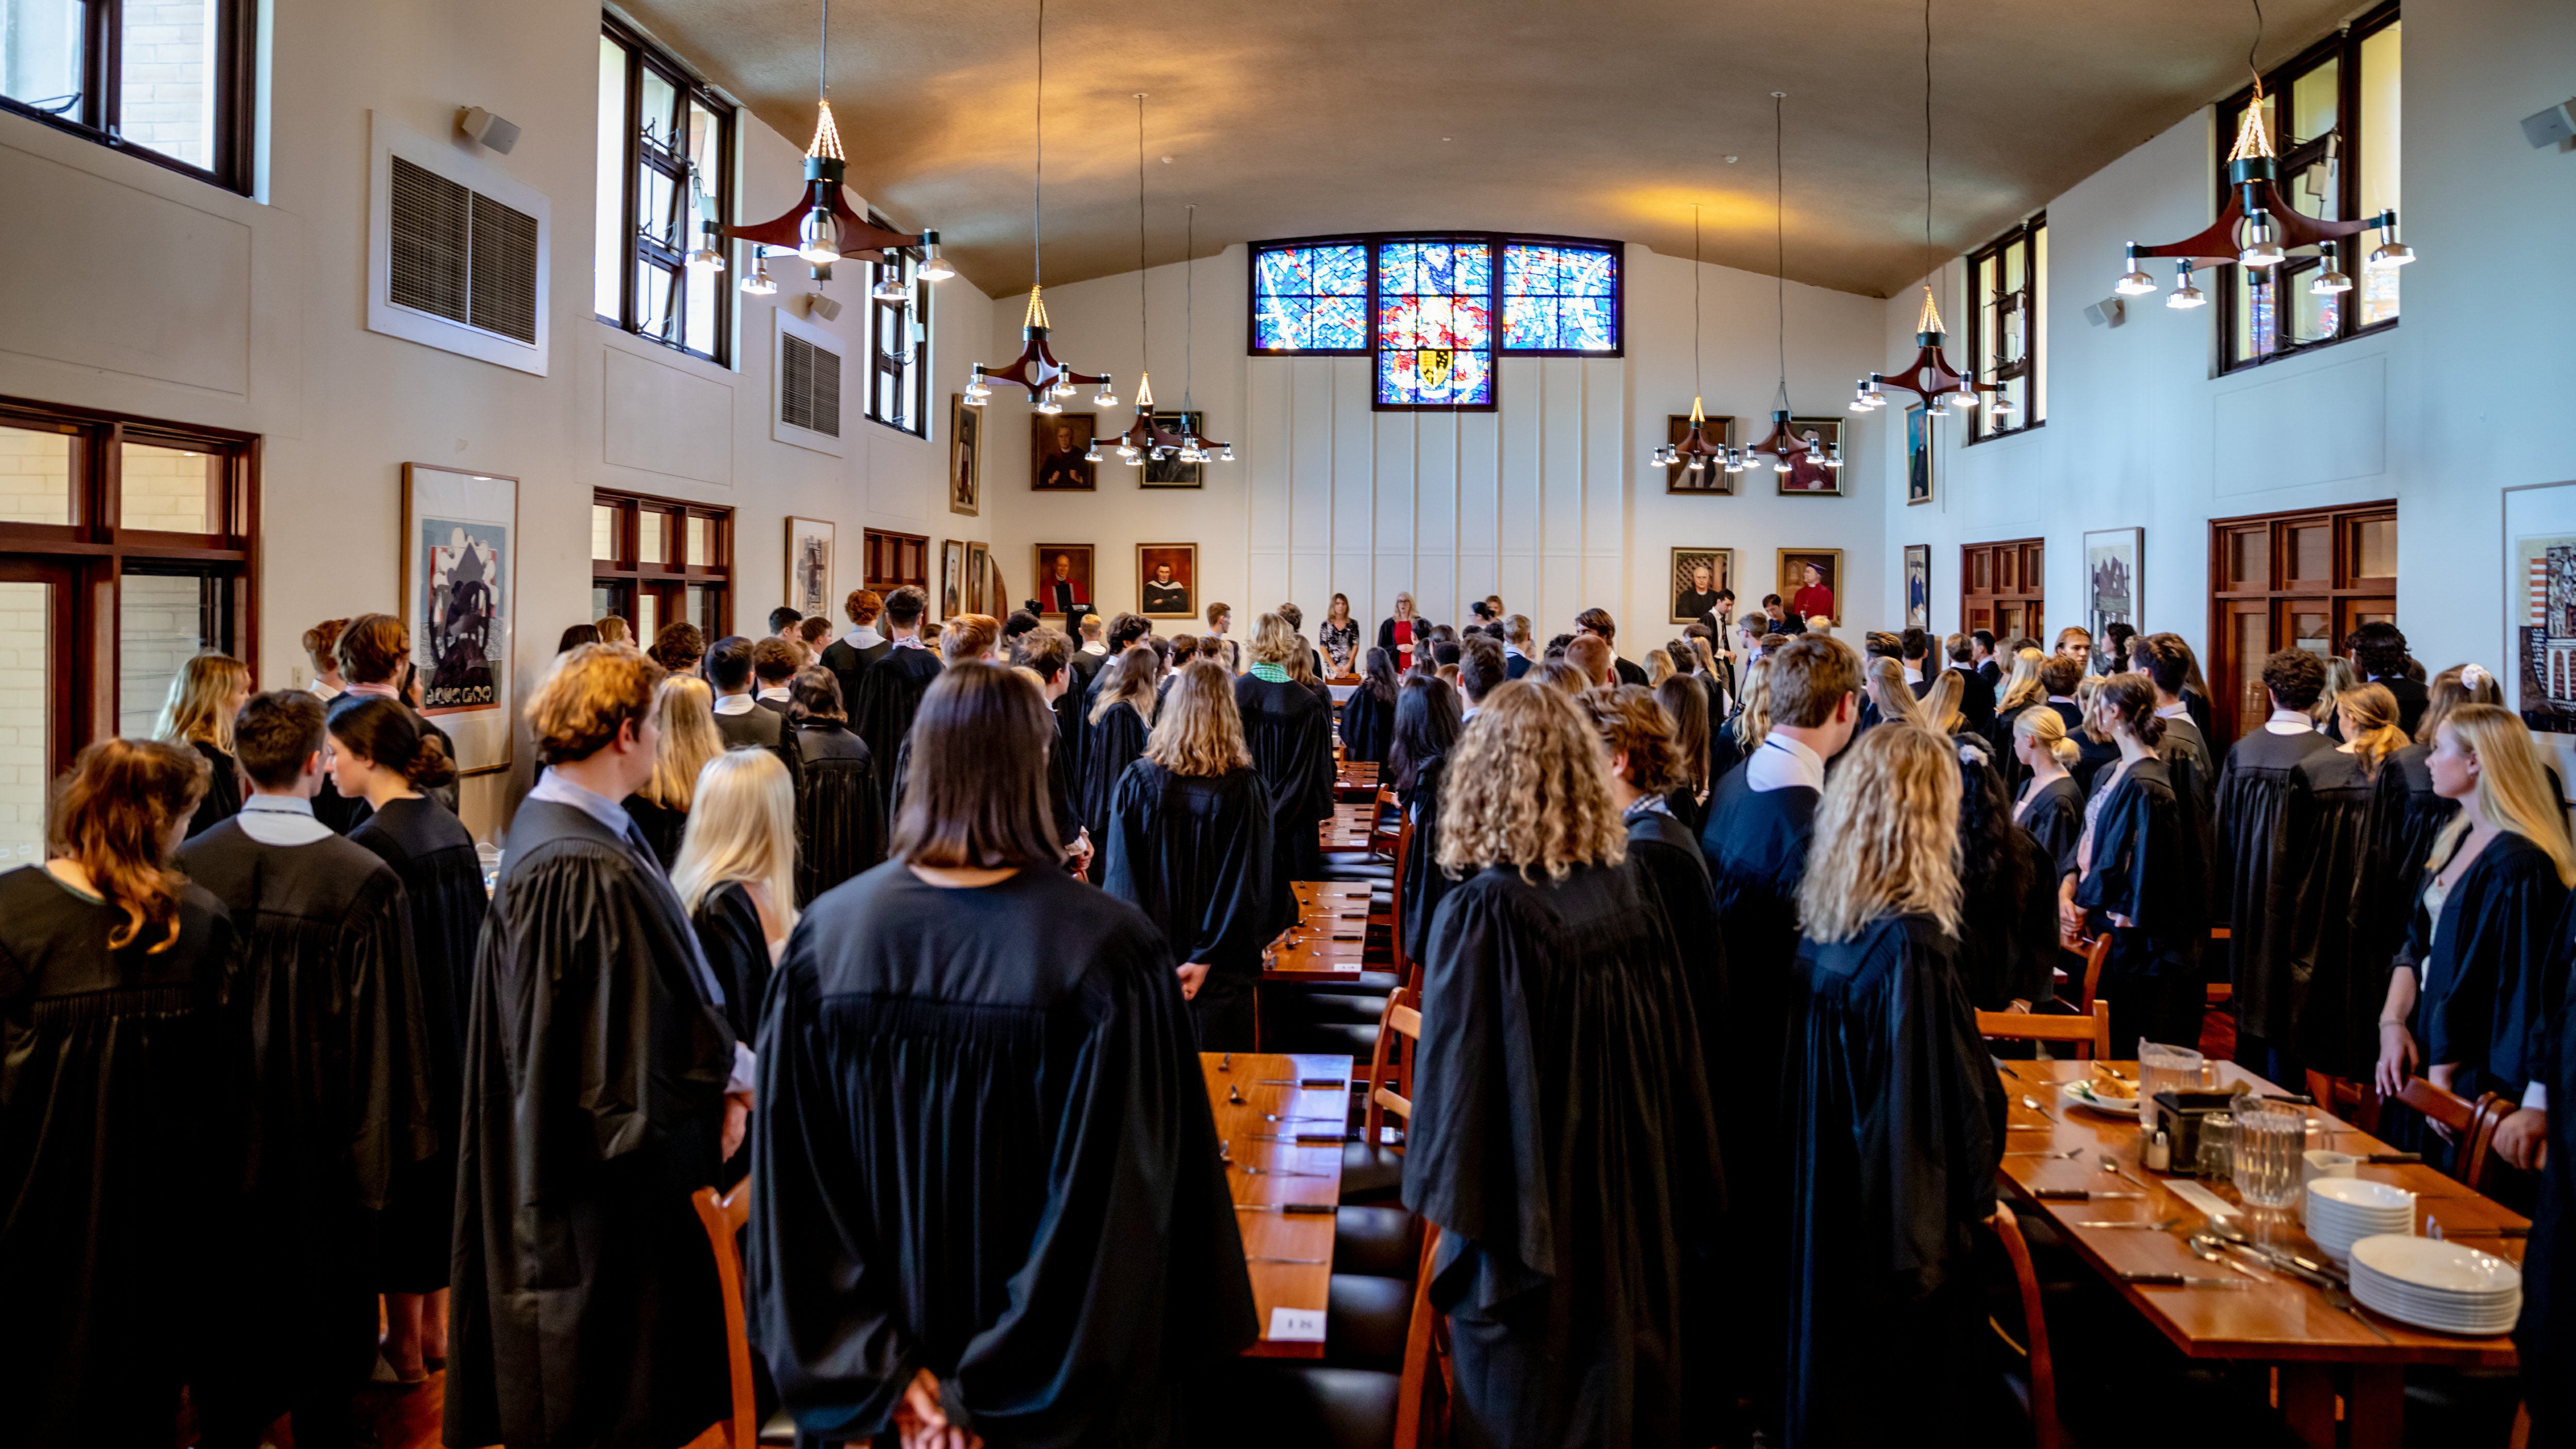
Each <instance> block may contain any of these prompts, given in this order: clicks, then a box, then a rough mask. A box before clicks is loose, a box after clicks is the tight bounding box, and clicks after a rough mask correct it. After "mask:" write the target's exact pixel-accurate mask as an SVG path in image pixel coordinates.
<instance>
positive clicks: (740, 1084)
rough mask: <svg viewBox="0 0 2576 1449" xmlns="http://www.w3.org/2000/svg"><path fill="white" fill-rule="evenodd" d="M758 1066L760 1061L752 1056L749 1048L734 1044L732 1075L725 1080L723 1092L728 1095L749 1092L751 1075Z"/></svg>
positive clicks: (737, 1043) (738, 1043)
mask: <svg viewBox="0 0 2576 1449" xmlns="http://www.w3.org/2000/svg"><path fill="white" fill-rule="evenodd" d="M759 1066H760V1059H759V1058H757V1057H755V1056H753V1055H752V1053H751V1048H750V1047H748V1046H746V1045H744V1044H743V1043H741V1042H735V1043H734V1044H733V1075H732V1076H730V1077H727V1078H725V1091H726V1092H727V1093H728V1094H730V1093H734V1092H748V1091H750V1090H751V1083H752V1078H753V1075H754V1074H755V1073H756V1072H757V1071H758V1070H759Z"/></svg>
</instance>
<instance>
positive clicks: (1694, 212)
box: [1691, 205, 1708, 399]
mask: <svg viewBox="0 0 2576 1449" xmlns="http://www.w3.org/2000/svg"><path fill="white" fill-rule="evenodd" d="M1700 271H1701V267H1700V260H1699V207H1698V206H1696V205H1694V206H1692V207H1691V395H1692V397H1693V398H1695V399H1696V398H1701V397H1705V396H1707V395H1708V389H1707V388H1705V387H1703V386H1701V385H1700V375H1699V326H1700V307H1699V274H1700Z"/></svg>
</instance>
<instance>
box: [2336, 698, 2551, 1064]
mask: <svg viewBox="0 0 2576 1449" xmlns="http://www.w3.org/2000/svg"><path fill="white" fill-rule="evenodd" d="M2427 764H2428V766H2429V768H2430V771H2431V773H2432V776H2433V788H2434V789H2435V790H2436V791H2437V792H2439V793H2440V794H2441V796H2442V797H2443V798H2444V799H2446V800H2452V801H2456V802H2457V803H2458V805H2459V811H2458V813H2457V814H2455V815H2453V816H2452V817H2451V822H2450V823H2449V824H2448V825H2445V826H2443V827H2442V832H2441V834H2440V835H2438V836H2436V837H2434V841H2433V848H2432V852H2431V854H2430V857H2429V858H2428V859H2427V861H2426V863H2425V866H2424V870H2423V877H2422V878H2423V882H2424V884H2423V886H2422V889H2421V893H2420V894H2419V895H2418V896H2417V897H2416V899H2415V900H2413V901H2411V902H2408V903H2406V904H2407V905H2408V907H2409V908H2410V915H2411V919H2410V921H2409V924H2408V929H2407V933H2406V945H2405V948H2404V950H2403V951H2402V952H2401V953H2400V954H2399V956H2398V958H2397V963H2396V969H2394V970H2392V971H2390V972H2389V975H2388V994H2387V998H2386V1000H2385V1002H2384V1003H2383V1004H2382V1006H2381V1007H2380V1012H2379V1040H2380V1046H2379V1062H2378V1070H2377V1073H2376V1080H2377V1083H2378V1086H2379V1089H2380V1091H2381V1092H2383V1093H2385V1094H2389V1095H2394V1094H2395V1093H2396V1092H2397V1090H2398V1089H2399V1088H2401V1087H2402V1086H2404V1085H2405V1081H2406V1078H2407V1076H2408V1075H2409V1074H2411V1073H2416V1072H2421V1073H2422V1074H2423V1075H2424V1076H2426V1077H2428V1078H2430V1079H2431V1080H2432V1082H2433V1084H2434V1085H2435V1086H2438V1087H2442V1088H2445V1089H2447V1090H2449V1091H2451V1092H2455V1093H2457V1094H2459V1095H2460V1096H2463V1097H2466V1098H2468V1099H2469V1100H2471V1101H2475V1100H2477V1099H2478V1097H2479V1096H2481V1095H2483V1094H2484V1093H2487V1092H2494V1093H2497V1094H2498V1095H2500V1096H2502V1097H2503V1098H2504V1099H2505V1100H2506V1101H2508V1102H2511V1103H2514V1104H2516V1105H2518V1106H2523V1107H2531V1108H2537V1109H2540V1110H2543V1111H2546V1110H2548V1108H2549V1106H2550V1105H2551V1104H2550V1103H2549V1100H2548V1083H2547V1063H2546V1054H2547V1053H2548V1051H2549V1050H2550V1041H2551V1039H2552V1038H2553V1037H2554V1036H2555V1035H2556V1034H2557V1028H2556V1025H2555V1023H2554V1022H2553V1021H2552V1019H2551V1018H2552V1017H2553V1015H2555V1014H2556V1013H2557V1012H2558V1011H2560V1010H2561V1008H2562V992H2563V986H2562V984H2561V983H2560V982H2558V981H2556V980H2554V979H2552V971H2553V969H2554V968H2556V967H2557V966H2558V965H2559V962H2560V959H2561V953H2562V950H2563V947H2564V940H2563V938H2562V937H2561V936H2559V935H2558V934H2557V933H2558V930H2559V928H2560V924H2561V922H2560V913H2561V912H2562V911H2564V910H2565V909H2566V906H2567V901H2568V886H2569V884H2570V883H2571V882H2576V851H2571V850H2570V848H2569V844H2568V838H2567V827H2566V823H2565V816H2564V815H2563V814H2562V813H2561V811H2560V810H2559V808H2558V803H2557V801H2556V800H2554V799H2552V798H2551V795H2550V791H2549V787H2548V784H2547V778H2546V776H2544V775H2543V773H2542V772H2541V767H2540V754H2539V751H2538V749H2537V748H2536V747H2535V746H2534V745H2533V743H2532V739H2531V732H2530V730H2529V729H2528V728H2527V727H2526V726H2525V725H2524V724H2523V723H2522V721H2521V720H2520V719H2519V718H2517V717H2516V716H2515V715H2513V714H2512V713H2511V712H2510V711H2507V710H2505V709H2503V708H2501V707H2499V706H2496V705H2489V704H2464V705H2460V706H2457V707H2455V708H2453V709H2452V710H2451V711H2450V712H2449V713H2448V714H2447V715H2445V716H2444V717H2443V718H2442V720H2441V722H2440V723H2439V725H2437V726H2436V729H2435V743H2434V746H2433V752H2432V754H2431V755H2430V756H2429V757H2428V759H2427Z"/></svg>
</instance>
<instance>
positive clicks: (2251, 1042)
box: [2211, 649, 2334, 1083]
mask: <svg viewBox="0 0 2576 1449" xmlns="http://www.w3.org/2000/svg"><path fill="white" fill-rule="evenodd" d="M2325 677H2326V670H2325V664H2324V663H2323V662H2322V661H2321V660H2319V659H2318V658H2317V656H2315V655H2313V654H2310V653H2309V652H2307V651H2306V650H2304V649H2284V650H2281V651H2280V652H2279V653H2276V654H2274V655H2273V656H2272V657H2271V658H2269V659H2266V660H2264V661H2263V688H2264V691H2265V693H2266V694H2267V695H2268V696H2269V697H2270V699H2271V704H2272V714H2271V718H2269V719H2267V720H2265V721H2264V722H2263V724H2262V725H2261V726H2260V727H2258V728H2256V729H2255V730H2253V731H2252V732H2251V733H2249V734H2247V735H2246V736H2245V737H2244V738H2243V739H2240V740H2238V741H2237V742H2236V743H2235V745H2234V746H2233V747H2232V748H2230V749H2229V750H2228V752H2227V765H2226V768H2225V769H2223V770H2221V771H2220V772H2219V777H2218V820H2217V842H2218V850H2219V854H2218V856H2217V858H2216V860H2215V861H2214V862H2213V863H2214V864H2217V865H2218V866H2219V871H2218V875H2217V882H2218V883H2217V886H2216V890H2215V893H2214V895H2213V898H2212V901H2211V906H2212V908H2213V909H2214V910H2216V911H2218V912H2220V913H2221V919H2222V920H2223V921H2224V922H2225V924H2226V926H2227V935H2228V940H2227V947H2226V950H2227V954H2228V960H2229V962H2230V979H2231V980H2233V981H2234V983H2235V987H2236V990H2235V1004H2236V1032H2237V1039H2236V1059H2237V1060H2238V1061H2240V1062H2243V1063H2245V1064H2246V1065H2247V1066H2248V1067H2250V1068H2251V1069H2252V1070H2253V1071H2254V1072H2256V1073H2257V1074H2258V1075H2261V1076H2263V1077H2265V1078H2267V1079H2268V1080H2271V1081H2275V1082H2285V1083H2286V1082H2297V1081H2300V1080H2302V1072H2303V1069H2302V1068H2301V1067H2300V1066H2299V1063H2298V1056H2297V1052H2296V1050H2295V1043H2296V1040H2297V1030H2298V1028H2297V1010H2298V986H2297V982H2296V981H2295V980H2294V979H2293V977H2292V969H2293V968H2292V961H2293V957H2294V955H2295V939H2294V936H2293V934H2292V932H2293V924H2294V922H2295V920H2296V917H2297V899H2296V897H2297V890H2298V883H2299V878H2300V874H2301V872H2302V871H2303V870H2304V869H2305V866H2304V865H2303V864H2302V863H2300V862H2298V861H2295V860H2293V859H2292V858H2291V857H2289V856H2288V855H2287V854H2286V853H2285V852H2286V850H2287V847H2288V844H2289V834H2288V830H2287V825H2288V820H2289V808H2290V806H2289V801H2290V782H2291V776H2292V774H2293V773H2294V772H2295V771H2296V770H2297V769H2298V767H2299V765H2300V763H2301V762H2302V761H2304V760H2306V759H2308V758H2309V757H2310V756H2312V755H2315V754H2317V753H2318V752H2319V751H2323V750H2331V749H2333V748H2334V741H2332V740H2330V739H2327V738H2326V737H2325V736H2324V735H2322V734H2319V733H2318V732H2317V729H2316V720H2315V718H2314V715H2313V711H2314V710H2315V709H2316V705H2317V699H2318V696H2319V695H2320V694H2321V693H2322V692H2323V691H2324V689H2325Z"/></svg>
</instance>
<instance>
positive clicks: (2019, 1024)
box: [1977, 1001, 2111, 1062]
mask: <svg viewBox="0 0 2576 1449" xmlns="http://www.w3.org/2000/svg"><path fill="white" fill-rule="evenodd" d="M1977 1035H1979V1036H1983V1037H1993V1038H1995V1039H1998V1040H2002V1041H2062V1042H2073V1043H2074V1044H2075V1046H2076V1049H2077V1051H2078V1052H2079V1053H2081V1055H2082V1057H2089V1058H2091V1059H2092V1060H2094V1061H2097V1062H2098V1061H2105V1060H2108V1059H2109V1057H2110V1055H2111V1003H2109V1002H2107V1001H2096V1002H2094V1003H2093V1004H2092V1009H2091V1010H2090V1011H2088V1012H2087V1013H2086V1014H2084V1015H2082V1016H2063V1015H2060V1014H2058V1013H2056V1012H2049V1011H1980V1012H1978V1013H1977Z"/></svg>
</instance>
